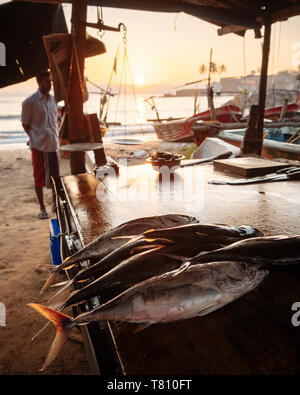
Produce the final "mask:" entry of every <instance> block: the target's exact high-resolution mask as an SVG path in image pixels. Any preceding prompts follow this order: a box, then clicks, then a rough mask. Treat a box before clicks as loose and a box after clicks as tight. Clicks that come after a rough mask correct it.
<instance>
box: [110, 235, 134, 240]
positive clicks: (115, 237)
mask: <svg viewBox="0 0 300 395" xmlns="http://www.w3.org/2000/svg"><path fill="white" fill-rule="evenodd" d="M140 236H141V235H129V236H114V237H112V238H111V239H112V240H115V239H133V238H135V237H140Z"/></svg>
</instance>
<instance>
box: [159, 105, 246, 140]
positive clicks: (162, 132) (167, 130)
mask: <svg viewBox="0 0 300 395" xmlns="http://www.w3.org/2000/svg"><path fill="white" fill-rule="evenodd" d="M215 111H216V120H217V121H219V122H222V123H235V122H240V120H241V119H242V113H241V110H240V108H239V107H237V106H222V107H218V108H216V109H215ZM210 120H211V116H210V111H209V110H207V111H204V112H201V113H199V114H196V115H194V116H193V117H190V118H184V119H179V120H174V121H166V122H155V123H154V124H153V126H154V130H155V132H156V135H157V137H158V138H159V139H160V140H164V141H178V142H180V141H194V134H193V132H192V129H191V128H192V126H193V125H194V124H195V123H196V122H197V121H210Z"/></svg>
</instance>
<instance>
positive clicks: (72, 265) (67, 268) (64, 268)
mask: <svg viewBox="0 0 300 395" xmlns="http://www.w3.org/2000/svg"><path fill="white" fill-rule="evenodd" d="M74 266H75V263H71V264H70V265H69V266H66V267H63V270H69V269H72V267H74Z"/></svg>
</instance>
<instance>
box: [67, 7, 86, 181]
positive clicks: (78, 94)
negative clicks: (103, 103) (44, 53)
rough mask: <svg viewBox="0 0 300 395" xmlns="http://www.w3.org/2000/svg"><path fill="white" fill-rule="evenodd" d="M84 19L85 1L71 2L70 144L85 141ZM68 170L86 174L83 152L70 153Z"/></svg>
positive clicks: (73, 172)
mask: <svg viewBox="0 0 300 395" xmlns="http://www.w3.org/2000/svg"><path fill="white" fill-rule="evenodd" d="M86 17H87V0H76V1H73V5H72V31H73V40H74V42H75V47H74V49H75V52H73V61H72V68H71V76H70V87H69V97H68V113H69V142H70V143H71V144H72V143H79V142H83V141H85V135H84V127H85V122H84V113H83V81H84V60H85V51H86V27H85V22H86ZM78 69H79V70H78ZM70 168H71V174H81V173H85V172H86V168H85V152H71V153H70Z"/></svg>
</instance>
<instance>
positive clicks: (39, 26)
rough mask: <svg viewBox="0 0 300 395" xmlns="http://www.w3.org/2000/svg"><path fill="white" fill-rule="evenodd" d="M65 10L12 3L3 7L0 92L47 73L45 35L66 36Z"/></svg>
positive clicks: (1, 19) (1, 7) (0, 31)
mask: <svg viewBox="0 0 300 395" xmlns="http://www.w3.org/2000/svg"><path fill="white" fill-rule="evenodd" d="M67 32H68V28H67V25H66V21H65V17H64V13H63V10H62V6H60V5H54V4H33V3H32V4H29V3H27V4H25V3H22V2H10V3H5V4H2V5H1V6H0V40H1V42H2V43H3V44H4V45H5V49H6V62H5V63H6V65H5V66H4V67H0V88H2V87H5V86H8V85H12V84H16V83H18V82H22V81H26V80H27V79H29V78H32V77H34V76H36V75H37V74H38V73H39V72H40V71H42V70H44V69H48V67H49V61H48V57H47V54H46V51H45V48H44V44H43V40H42V37H43V35H47V34H52V33H67Z"/></svg>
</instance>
